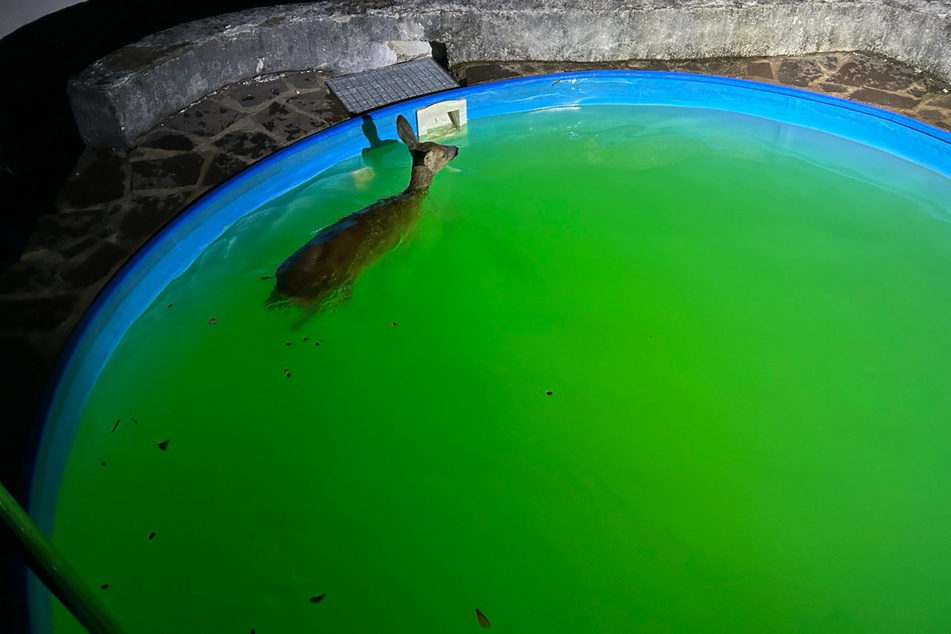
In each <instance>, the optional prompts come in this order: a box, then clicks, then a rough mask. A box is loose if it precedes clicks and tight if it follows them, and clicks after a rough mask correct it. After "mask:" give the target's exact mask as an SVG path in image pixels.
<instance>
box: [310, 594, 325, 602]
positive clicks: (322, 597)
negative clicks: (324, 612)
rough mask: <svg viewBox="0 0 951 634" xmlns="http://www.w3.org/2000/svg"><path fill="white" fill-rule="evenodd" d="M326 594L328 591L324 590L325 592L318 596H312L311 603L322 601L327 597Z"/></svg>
mask: <svg viewBox="0 0 951 634" xmlns="http://www.w3.org/2000/svg"><path fill="white" fill-rule="evenodd" d="M325 596H327V593H326V592H324V593H323V594H318V595H317V596H316V597H311V598H310V602H311V603H320V602H321V601H323V600H324V597H325Z"/></svg>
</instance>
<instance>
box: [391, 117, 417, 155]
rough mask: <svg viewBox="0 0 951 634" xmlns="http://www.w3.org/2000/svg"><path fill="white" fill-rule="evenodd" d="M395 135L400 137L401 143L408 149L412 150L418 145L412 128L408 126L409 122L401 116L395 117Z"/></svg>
mask: <svg viewBox="0 0 951 634" xmlns="http://www.w3.org/2000/svg"><path fill="white" fill-rule="evenodd" d="M396 133H397V134H398V135H400V139H402V140H403V143H405V144H406V145H408V146H409V149H411V150H412V149H414V148H415V147H416V146H417V145H419V141H417V140H416V135H415V134H413V126H411V125H410V124H409V121H407V120H406V117H404V116H403V115H400V116H398V117H396Z"/></svg>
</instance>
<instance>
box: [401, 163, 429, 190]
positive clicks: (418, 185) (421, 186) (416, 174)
mask: <svg viewBox="0 0 951 634" xmlns="http://www.w3.org/2000/svg"><path fill="white" fill-rule="evenodd" d="M435 175H436V173H435V172H433V171H432V170H431V169H429V168H428V167H426V166H425V165H414V166H413V174H412V176H410V179H409V187H407V188H406V191H410V192H423V191H426V190H427V189H429V184H430V183H432V182H433V176H435Z"/></svg>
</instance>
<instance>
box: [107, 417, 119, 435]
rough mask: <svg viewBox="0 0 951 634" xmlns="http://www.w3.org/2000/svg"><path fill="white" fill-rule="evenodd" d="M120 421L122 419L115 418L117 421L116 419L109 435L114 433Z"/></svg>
mask: <svg viewBox="0 0 951 634" xmlns="http://www.w3.org/2000/svg"><path fill="white" fill-rule="evenodd" d="M120 420H122V419H121V418H117V419H116V424H115V425H113V426H112V431H111V432H109V433H110V434H111V433H113V432H115V431H116V427H118V426H119V421H120Z"/></svg>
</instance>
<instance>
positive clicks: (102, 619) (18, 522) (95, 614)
mask: <svg viewBox="0 0 951 634" xmlns="http://www.w3.org/2000/svg"><path fill="white" fill-rule="evenodd" d="M0 517H2V518H3V522H4V524H6V525H7V526H8V527H9V528H10V532H11V533H12V534H13V535H14V537H16V540H17V541H18V542H19V543H20V545H21V546H23V549H24V551H25V552H26V555H27V563H28V564H29V566H30V568H31V569H32V570H33V572H34V573H36V576H37V577H39V578H40V580H41V581H42V582H43V583H44V584H46V587H47V588H49V589H50V591H52V593H53V594H55V595H56V598H58V599H59V600H60V601H61V602H62V603H63V605H65V606H66V607H67V608H68V609H69V611H70V612H72V613H73V616H75V617H76V619H77V620H78V621H79V622H80V623H82V625H83V627H85V628H86V629H87V630H88V631H89V632H90V634H122V632H124V630H123V629H122V628H121V627H120V626H119V624H118V623H117V622H116V620H115V619H114V618H112V616H111V615H110V614H109V613H108V612H107V611H106V608H105V606H104V605H103V604H102V602H101V601H99V599H98V598H96V596H95V595H94V594H93V593H92V591H91V590H90V589H89V587H88V586H87V585H86V584H85V583H83V581H82V579H80V578H79V575H77V574H76V571H75V570H73V569H72V567H71V566H70V565H69V564H68V563H66V560H65V559H63V556H62V555H60V554H59V551H57V550H56V548H55V547H54V546H53V544H52V543H51V542H50V540H48V539H47V538H46V537H45V536H44V535H43V534H42V533H41V532H40V529H39V528H37V527H36V524H34V523H33V520H31V519H30V516H29V515H27V514H26V511H24V510H23V508H22V507H21V506H20V505H19V504H17V501H16V500H15V499H13V496H12V495H10V492H9V491H7V490H6V488H5V487H4V486H3V485H2V484H0Z"/></svg>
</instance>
